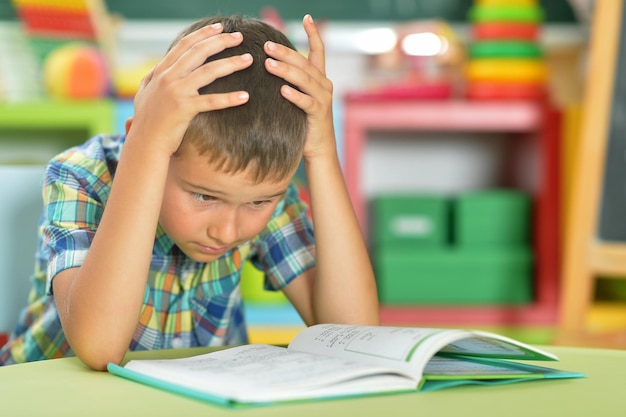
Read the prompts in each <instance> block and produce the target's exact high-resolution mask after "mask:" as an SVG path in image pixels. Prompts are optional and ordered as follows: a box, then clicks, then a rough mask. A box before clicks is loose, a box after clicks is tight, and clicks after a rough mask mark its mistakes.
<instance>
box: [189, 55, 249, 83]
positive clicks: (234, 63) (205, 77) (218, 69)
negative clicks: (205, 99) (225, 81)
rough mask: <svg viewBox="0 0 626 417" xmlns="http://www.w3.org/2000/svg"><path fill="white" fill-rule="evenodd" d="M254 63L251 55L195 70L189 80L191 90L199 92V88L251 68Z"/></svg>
mask: <svg viewBox="0 0 626 417" xmlns="http://www.w3.org/2000/svg"><path fill="white" fill-rule="evenodd" d="M252 61H253V58H252V55H251V54H249V53H245V54H243V55H237V56H232V57H229V58H223V59H220V60H216V61H211V62H209V63H206V64H204V65H202V66H200V67H198V68H196V69H195V70H193V72H192V73H191V74H190V75H189V76H188V77H187V78H188V79H189V83H190V85H191V88H192V89H195V90H194V91H197V90H198V88H200V87H202V86H205V85H207V84H210V83H212V82H213V81H215V80H216V79H218V78H221V77H225V76H227V75H229V74H232V73H234V72H236V71H240V70H242V69H244V68H247V67H249V66H250V65H252Z"/></svg>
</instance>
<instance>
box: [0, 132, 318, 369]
mask: <svg viewBox="0 0 626 417" xmlns="http://www.w3.org/2000/svg"><path fill="white" fill-rule="evenodd" d="M123 144H124V137H122V136H97V137H94V138H92V139H90V140H89V141H87V142H86V143H85V144H83V145H81V146H78V147H75V148H72V149H69V150H68V151H66V152H64V153H62V154H61V155H59V156H57V157H56V158H54V159H53V160H52V161H51V162H50V164H49V165H48V167H47V170H46V176H45V179H44V184H43V195H44V210H43V215H42V218H41V221H40V227H39V249H38V251H37V256H36V265H35V272H34V275H33V278H32V279H33V284H34V285H33V288H32V290H31V293H30V296H29V305H28V307H27V308H26V309H25V310H24V311H23V312H22V314H21V315H20V320H19V323H18V325H17V327H16V328H15V330H14V332H13V334H12V335H11V339H10V340H9V342H8V343H7V345H5V346H4V347H2V348H0V365H3V364H11V363H20V362H27V361H34V360H40V359H47V358H58V357H63V356H70V355H73V352H72V351H71V349H70V347H69V345H68V343H67V340H66V339H65V335H64V334H63V329H62V327H61V323H60V321H59V316H58V312H57V309H56V306H55V303H54V298H53V296H52V294H51V288H52V284H51V283H52V279H53V277H54V276H55V275H56V274H57V273H59V272H61V271H63V270H65V269H68V268H72V267H78V266H80V265H81V264H82V263H83V261H84V259H85V256H86V255H87V251H88V250H89V247H90V245H91V241H92V239H93V237H94V234H95V232H96V229H97V227H98V224H99V222H100V219H101V217H102V213H103V211H104V206H105V204H106V201H107V199H108V196H109V193H110V191H111V184H112V179H113V176H114V175H115V169H116V167H117V163H118V161H119V157H120V152H121V151H122V148H123ZM306 210H307V208H306V205H305V204H304V203H303V202H302V201H301V200H300V198H299V197H298V190H297V188H296V187H295V186H294V185H293V184H292V185H290V186H289V188H288V191H287V193H286V195H285V197H284V198H283V199H282V200H281V202H280V203H279V204H278V206H277V208H276V210H275V212H274V213H273V215H272V218H271V220H270V221H269V223H268V225H267V226H266V227H265V229H264V230H263V231H261V233H260V234H259V235H258V236H256V237H255V238H254V239H252V240H251V241H249V242H246V243H244V244H242V245H240V246H238V247H236V248H234V249H233V250H231V251H229V252H228V253H227V254H225V255H224V256H222V257H220V258H219V259H217V260H216V261H213V262H210V263H200V262H195V261H193V260H192V259H190V258H189V257H187V256H186V255H185V254H184V253H182V252H181V251H180V250H179V249H178V247H176V246H175V245H174V242H173V241H172V240H171V239H170V238H169V237H168V236H167V235H166V234H165V233H164V232H163V230H162V229H161V228H160V227H159V228H158V229H157V231H156V235H155V241H154V248H153V252H152V262H151V264H150V274H149V277H148V282H147V285H146V290H145V293H144V299H143V307H142V309H141V316H140V318H139V323H138V325H137V329H136V330H135V334H134V335H133V339H132V341H131V343H130V347H129V348H130V349H131V350H145V349H165V348H172V347H173V348H178V347H194V346H217V345H228V344H240V343H245V342H246V341H247V333H246V324H245V320H244V315H243V305H242V300H241V294H240V291H239V282H240V276H241V271H242V268H243V264H244V262H245V261H246V260H250V261H251V262H252V263H253V264H254V265H255V266H256V267H257V268H258V269H260V270H262V271H264V272H265V274H266V282H265V287H266V288H268V289H280V288H282V287H284V286H285V285H286V284H287V283H289V282H290V281H291V280H292V279H294V278H296V277H297V276H298V275H300V274H302V273H303V272H304V271H306V270H307V269H309V268H311V267H312V266H313V265H314V264H315V260H314V255H315V249H314V242H313V230H312V226H311V223H310V221H309V219H308V217H307V212H306ZM122 291H123V289H122Z"/></svg>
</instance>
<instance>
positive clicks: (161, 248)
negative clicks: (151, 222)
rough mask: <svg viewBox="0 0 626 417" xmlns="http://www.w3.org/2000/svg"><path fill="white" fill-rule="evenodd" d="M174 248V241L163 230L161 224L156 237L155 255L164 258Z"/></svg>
mask: <svg viewBox="0 0 626 417" xmlns="http://www.w3.org/2000/svg"><path fill="white" fill-rule="evenodd" d="M173 247H174V241H173V240H172V239H171V238H170V237H169V236H168V235H167V233H165V230H163V228H162V227H161V225H160V224H159V225H158V226H157V231H156V235H155V237H154V253H155V254H156V255H162V256H163V255H167V254H169V253H170V252H171V251H172V248H173Z"/></svg>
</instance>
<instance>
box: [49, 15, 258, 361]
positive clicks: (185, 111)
mask: <svg viewBox="0 0 626 417" xmlns="http://www.w3.org/2000/svg"><path fill="white" fill-rule="evenodd" d="M221 31H222V27H221V26H218V27H216V26H213V27H205V28H203V29H200V30H198V31H197V32H195V33H192V34H190V35H188V36H187V37H185V38H184V39H182V40H181V41H180V42H179V43H178V44H177V45H176V46H174V47H173V48H172V49H171V50H170V51H169V52H168V53H167V55H166V56H165V57H164V59H163V61H162V62H161V63H160V64H159V65H157V66H156V67H155V69H154V70H153V71H152V72H151V73H150V74H149V75H148V76H147V77H146V78H145V79H144V80H143V81H142V85H141V87H140V91H139V92H138V94H137V96H136V98H135V117H134V120H133V121H132V126H131V127H130V130H129V132H128V135H127V138H126V143H125V146H124V150H123V152H122V156H121V158H120V161H119V164H118V167H117V170H116V175H115V180H114V183H113V186H112V189H111V193H110V196H109V199H108V201H107V203H106V207H105V210H104V214H103V216H102V220H101V222H100V225H99V226H98V230H97V231H96V234H95V237H94V239H93V242H92V245H91V247H90V249H89V253H88V255H87V257H86V259H85V261H84V263H83V265H82V266H80V267H78V268H72V269H68V270H65V271H63V272H60V273H59V274H57V275H56V276H55V277H54V280H53V293H54V300H55V302H56V305H57V308H58V311H59V317H60V319H61V323H62V326H63V331H64V332H65V335H66V337H67V340H68V342H69V344H70V346H71V347H72V349H73V350H74V352H75V353H76V354H77V356H78V357H79V358H80V359H81V360H82V361H83V362H85V363H86V364H87V365H89V366H91V367H92V368H94V369H98V370H104V369H106V364H107V363H108V362H115V363H119V362H120V361H121V359H122V358H123V356H124V354H125V353H126V351H127V349H128V346H129V344H130V341H131V339H132V336H133V334H134V332H135V329H136V327H137V323H138V319H139V314H140V310H141V306H142V303H143V297H144V292H145V287H146V282H147V278H148V273H149V268H150V261H151V256H152V250H153V244H154V238H155V231H156V230H157V224H158V219H159V213H160V210H161V202H162V199H163V192H164V187H165V181H166V176H167V171H168V167H169V163H170V158H171V156H172V154H173V153H174V152H175V151H176V150H177V149H178V147H179V145H180V143H181V141H182V138H183V135H184V133H185V131H186V129H187V127H188V125H189V123H190V121H191V119H192V118H193V117H194V116H195V115H196V114H197V113H199V112H203V111H210V110H215V109H220V108H225V107H231V106H236V105H240V104H243V103H244V102H245V101H247V94H245V93H244V92H232V93H227V94H215V95H199V94H198V89H199V88H200V87H202V86H204V85H206V84H209V83H210V82H212V81H213V80H214V79H215V78H217V77H221V76H224V75H227V74H229V73H232V72H235V71H237V70H240V69H243V68H245V67H247V66H249V64H250V63H251V58H250V57H249V56H248V57H237V56H235V57H232V58H226V59H223V60H218V61H214V62H211V63H209V64H206V65H203V62H204V60H205V59H206V57H207V56H210V55H213V54H216V53H218V52H220V51H221V50H223V49H225V48H228V47H232V46H235V45H238V44H239V43H240V42H241V37H240V36H239V37H236V36H233V35H232V34H221Z"/></svg>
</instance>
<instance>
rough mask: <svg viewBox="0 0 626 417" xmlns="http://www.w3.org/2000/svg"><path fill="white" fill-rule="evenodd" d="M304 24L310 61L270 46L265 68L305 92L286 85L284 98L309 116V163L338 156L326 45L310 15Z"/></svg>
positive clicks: (331, 85) (307, 148)
mask: <svg viewBox="0 0 626 417" xmlns="http://www.w3.org/2000/svg"><path fill="white" fill-rule="evenodd" d="M302 23H303V26H304V30H305V32H306V34H307V38H308V41H309V56H308V58H307V57H305V56H303V55H302V54H300V53H299V52H297V51H294V50H293V49H290V48H288V47H286V46H284V45H280V44H277V43H274V42H266V43H265V52H266V53H267V55H269V56H270V58H268V59H267V60H266V61H265V68H266V69H267V71H268V72H270V73H271V74H274V75H276V76H277V77H280V78H283V79H284V80H286V81H289V82H290V83H291V84H293V85H295V86H297V87H298V88H299V89H300V90H301V91H298V90H296V89H294V88H292V87H289V86H288V85H284V86H283V87H282V88H281V94H282V95H283V97H285V99H287V100H289V101H290V102H292V103H293V104H295V105H296V106H298V107H299V108H301V109H302V110H304V112H305V113H306V114H307V138H306V143H305V145H304V153H303V156H304V158H305V159H307V158H313V157H315V156H317V155H322V154H326V153H327V152H336V148H335V146H336V144H335V133H334V128H333V115H332V94H333V84H332V82H331V81H330V80H329V79H328V78H327V77H326V63H325V60H326V59H325V55H324V43H323V41H322V38H321V36H320V33H319V30H318V28H317V26H316V24H315V22H313V19H312V18H311V16H310V15H306V16H305V17H304V19H303V22H302Z"/></svg>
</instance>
